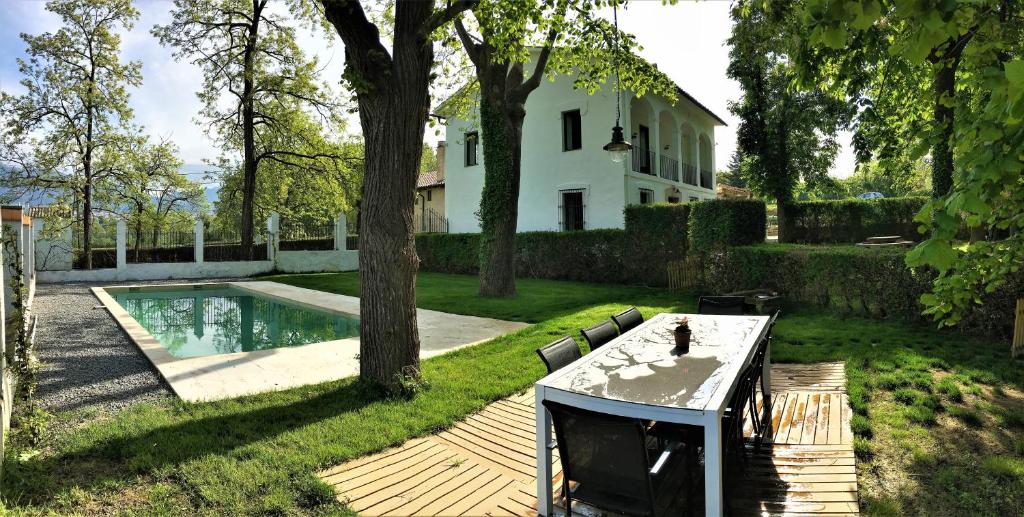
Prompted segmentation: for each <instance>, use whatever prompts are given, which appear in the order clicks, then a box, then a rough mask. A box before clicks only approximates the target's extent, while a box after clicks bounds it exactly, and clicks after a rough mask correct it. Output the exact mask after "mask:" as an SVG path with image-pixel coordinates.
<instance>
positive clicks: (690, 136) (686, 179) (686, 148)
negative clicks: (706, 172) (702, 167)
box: [681, 123, 697, 185]
mask: <svg viewBox="0 0 1024 517" xmlns="http://www.w3.org/2000/svg"><path fill="white" fill-rule="evenodd" d="M681 132H682V141H683V143H682V147H683V149H682V151H683V159H682V161H683V163H682V164H681V168H682V169H683V183H686V184H689V185H696V184H697V156H696V154H697V133H696V132H695V131H694V130H693V126H691V125H689V124H685V123H684V124H683V127H682V131H681Z"/></svg>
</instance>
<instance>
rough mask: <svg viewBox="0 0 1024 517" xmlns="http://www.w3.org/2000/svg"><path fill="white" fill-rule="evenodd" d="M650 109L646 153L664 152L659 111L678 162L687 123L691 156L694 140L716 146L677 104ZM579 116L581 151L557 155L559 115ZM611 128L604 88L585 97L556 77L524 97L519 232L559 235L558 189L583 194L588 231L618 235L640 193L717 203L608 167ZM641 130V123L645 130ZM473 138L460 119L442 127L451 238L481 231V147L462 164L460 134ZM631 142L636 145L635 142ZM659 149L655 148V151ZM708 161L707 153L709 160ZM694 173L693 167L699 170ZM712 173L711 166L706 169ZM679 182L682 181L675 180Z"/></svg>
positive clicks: (688, 109) (691, 111) (703, 118)
mask: <svg viewBox="0 0 1024 517" xmlns="http://www.w3.org/2000/svg"><path fill="white" fill-rule="evenodd" d="M630 99H631V95H630V94H629V92H624V94H623V99H622V105H623V113H622V122H621V124H622V127H624V128H626V129H625V133H626V138H627V139H630V138H631V137H632V136H633V133H634V131H632V130H631V129H632V128H633V127H635V124H636V122H635V121H631V120H630ZM644 101H645V102H647V103H648V104H647V105H648V106H650V110H651V112H652V117H653V120H651V123H652V124H653V125H651V126H649V127H650V128H651V132H652V135H651V144H652V150H654V149H662V150H663V147H664V144H659V137H658V135H659V134H660V133H661V131H660V124H659V116H660V114H661V113H662V112H663V111H669V112H671V113H672V115H671V117H666V118H667V119H669V120H671V123H670V124H669V125H670V126H673V127H678V128H679V129H678V130H676V131H675V132H674V134H673V135H671V136H666V137H665V141H666V143H669V144H670V151H664V150H663V152H670V153H673V154H674V155H677V156H679V157H680V159H681V158H682V152H681V151H679V149H681V140H682V139H681V136H680V135H681V128H682V124H684V123H685V124H689V126H690V127H691V128H692V129H693V131H694V135H695V136H694V138H693V139H692V146H693V151H692V152H693V156H694V158H696V156H697V154H698V153H697V139H698V137H699V135H701V134H705V135H707V136H708V138H709V139H710V140H711V142H712V145H713V142H714V127H715V123H716V122H715V120H714V119H713V118H712V117H710V116H709V115H707V114H706V113H704V112H703V111H702V110H700V109H699V108H698V107H696V106H694V105H693V104H692V103H690V102H689V101H688V100H686V99H684V98H682V97H680V99H679V101H678V103H677V104H676V105H675V106H672V105H671V104H670V103H669V102H668V101H666V100H665V99H661V98H657V97H654V96H650V95H649V96H646V97H644ZM574 109H578V110H580V115H581V119H582V135H581V136H582V141H583V148H582V149H579V150H575V151H563V150H562V113H563V112H565V111H570V110H574ZM614 123H615V95H614V91H613V90H612V89H611V88H610V87H605V88H604V89H602V90H601V91H599V92H598V93H596V94H594V95H592V96H590V95H587V93H586V92H583V91H577V90H574V89H573V88H572V78H571V77H567V76H560V77H558V78H557V79H556V80H555V81H554V82H551V81H547V80H545V81H544V82H543V83H542V84H541V86H540V87H539V88H538V89H537V90H536V91H534V92H533V94H531V95H530V98H529V100H528V101H527V105H526V121H525V123H524V126H523V169H522V179H521V182H520V194H519V221H518V230H519V231H521V232H525V231H557V230H559V229H560V228H559V213H558V207H559V204H560V203H559V197H558V196H559V191H560V190H563V189H579V188H582V189H585V195H584V203H585V206H586V209H585V215H584V218H585V221H586V229H588V230H589V229H596V228H622V227H623V225H624V218H623V209H624V208H625V206H626V204H627V203H638V202H639V201H640V188H648V189H651V190H652V191H653V192H654V200H655V201H656V202H663V201H666V200H667V198H668V195H669V189H672V188H676V189H678V190H679V191H680V195H679V196H678V197H680V198H681V201H682V202H687V201H688V200H689V199H690V198H694V197H696V198H699V199H707V198H713V197H715V190H714V185H713V184H712V185H711V188H710V189H704V188H700V187H694V186H690V185H685V184H684V183H683V182H682V181H678V182H677V181H671V180H667V179H663V178H660V177H657V176H651V175H647V174H640V173H635V172H633V171H632V170H631V168H632V167H631V162H630V159H629V158H627V159H626V161H625V162H624V163H621V164H616V163H613V162H612V161H611V160H610V159H609V157H608V154H607V153H606V152H605V151H604V150H603V149H602V148H603V146H604V145H605V144H606V143H608V140H609V139H610V137H611V128H612V126H613V125H614ZM645 125H646V124H645ZM469 131H479V128H478V127H476V126H475V125H474V124H471V123H469V122H467V121H464V120H459V119H455V118H450V119H449V120H448V121H447V126H446V128H445V139H446V141H447V143H448V149H447V152H446V154H445V165H444V166H445V176H446V181H445V190H446V193H445V194H446V195H445V198H446V199H445V216H446V217H447V218H448V222H449V230H450V231H451V232H452V233H472V232H479V231H480V224H479V220H478V219H477V216H476V212H477V211H478V210H479V208H480V195H481V191H482V190H483V184H484V160H485V157H484V156H483V146H482V144H481V145H480V147H479V149H480V151H479V157H478V163H477V165H474V166H469V167H467V166H466V165H465V145H466V142H465V133H467V132H469ZM634 143H635V141H634ZM659 145H660V146H659ZM712 154H713V153H712ZM698 169H699V166H698ZM710 170H712V171H713V170H714V164H713V163H712V164H710ZM680 180H682V177H681V175H680Z"/></svg>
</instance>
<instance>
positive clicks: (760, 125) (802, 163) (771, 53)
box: [727, 0, 851, 218]
mask: <svg viewBox="0 0 1024 517" xmlns="http://www.w3.org/2000/svg"><path fill="white" fill-rule="evenodd" d="M798 15H799V11H797V10H796V9H795V8H794V4H792V3H791V2H788V1H786V2H760V1H756V0H743V1H740V2H738V3H736V4H735V5H734V6H733V9H732V12H731V16H732V19H733V31H732V35H731V37H730V38H729V45H730V51H729V67H728V70H727V72H728V75H729V77H731V78H733V79H735V80H736V81H738V82H739V83H740V88H741V89H742V94H743V96H742V97H741V98H740V100H738V101H736V102H733V103H731V104H730V106H729V109H730V110H731V111H732V112H733V113H734V114H735V115H736V116H738V117H739V118H740V123H739V126H738V127H737V129H736V143H737V148H738V149H737V153H739V155H740V156H742V160H740V161H739V162H738V165H739V169H740V176H741V177H742V178H743V179H744V180H746V182H747V183H748V186H749V187H750V188H752V189H753V190H754V191H755V192H757V193H758V194H760V195H762V196H766V197H769V198H772V199H774V200H775V201H776V202H777V203H778V210H779V217H780V218H784V217H785V207H786V205H787V204H788V203H790V202H791V201H792V200H793V193H794V191H795V189H796V188H797V185H799V184H800V182H801V181H803V182H804V183H805V184H807V186H808V187H809V188H813V186H814V185H815V183H817V182H820V181H823V180H825V179H826V178H827V177H828V170H829V168H830V167H831V166H832V163H833V161H834V160H835V157H836V153H837V151H838V148H839V145H838V142H837V141H836V133H837V130H838V129H840V128H842V127H844V125H845V123H846V120H847V119H848V117H849V116H850V114H851V113H850V112H851V109H850V108H849V107H848V105H847V104H846V103H845V102H844V101H843V99H841V98H837V97H835V96H831V95H829V94H828V92H825V91H822V90H819V89H815V88H811V89H803V90H801V89H797V88H794V87H793V80H794V78H795V70H794V68H793V66H792V63H791V58H790V53H791V51H792V48H790V45H791V41H792V40H793V35H794V34H796V29H797V23H798V21H799V16H798Z"/></svg>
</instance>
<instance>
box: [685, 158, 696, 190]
mask: <svg viewBox="0 0 1024 517" xmlns="http://www.w3.org/2000/svg"><path fill="white" fill-rule="evenodd" d="M683 183H686V184H687V185H696V184H697V168H696V167H694V166H693V164H692V163H684V164H683Z"/></svg>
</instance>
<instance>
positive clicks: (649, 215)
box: [625, 203, 690, 285]
mask: <svg viewBox="0 0 1024 517" xmlns="http://www.w3.org/2000/svg"><path fill="white" fill-rule="evenodd" d="M625 216H626V235H625V238H626V243H625V244H626V249H627V250H629V255H630V256H629V262H630V264H629V269H630V270H631V276H633V277H634V278H636V279H648V281H647V282H646V283H650V284H652V285H668V278H667V269H666V264H668V263H669V262H672V261H676V260H681V259H683V258H685V257H686V252H687V248H688V247H689V241H688V238H687V228H688V222H689V218H690V205H680V204H667V203H659V204H654V205H630V206H628V207H626V210H625Z"/></svg>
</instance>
